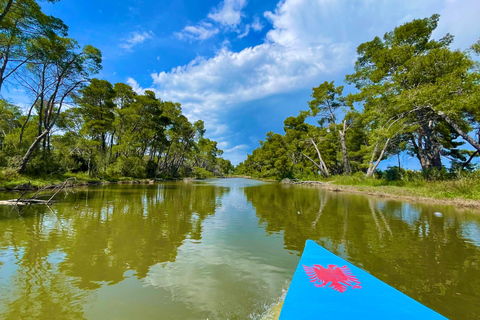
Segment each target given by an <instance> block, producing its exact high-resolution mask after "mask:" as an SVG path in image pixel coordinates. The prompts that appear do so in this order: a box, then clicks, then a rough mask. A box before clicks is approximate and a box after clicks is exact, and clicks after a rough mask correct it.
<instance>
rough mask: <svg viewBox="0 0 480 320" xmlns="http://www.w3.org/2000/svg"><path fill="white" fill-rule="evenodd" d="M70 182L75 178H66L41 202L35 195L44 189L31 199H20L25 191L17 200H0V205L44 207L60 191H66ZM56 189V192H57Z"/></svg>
mask: <svg viewBox="0 0 480 320" xmlns="http://www.w3.org/2000/svg"><path fill="white" fill-rule="evenodd" d="M70 180H77V178H75V177H71V178H68V179H67V180H65V182H64V183H62V184H59V185H57V186H56V187H55V188H54V189H53V191H56V192H55V193H54V194H53V195H52V196H51V197H50V198H49V199H48V200H41V199H37V195H38V194H39V193H40V191H42V190H44V189H45V188H42V189H40V190H38V191H37V192H36V193H35V194H34V195H33V196H32V197H31V198H29V199H22V197H23V196H24V195H25V193H26V192H27V190H25V192H23V193H22V195H21V196H20V197H19V198H18V199H11V200H0V205H10V206H25V205H29V204H45V205H49V204H51V203H52V201H53V199H54V198H55V196H56V195H57V194H59V193H60V191H62V190H65V191H66V187H67V184H68V182H69V181H70ZM57 189H58V190H57ZM53 191H52V192H53Z"/></svg>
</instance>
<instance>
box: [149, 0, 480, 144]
mask: <svg viewBox="0 0 480 320" xmlns="http://www.w3.org/2000/svg"><path fill="white" fill-rule="evenodd" d="M227 3H231V2H229V1H225V2H224V5H223V7H222V6H220V9H219V10H218V11H215V13H219V12H221V10H223V9H224V8H225V6H227ZM239 3H240V2H239ZM241 3H242V5H244V4H245V2H244V1H242V2H241ZM479 7H480V4H479V3H478V2H477V1H476V0H465V1H463V2H462V6H455V5H454V4H452V2H451V0H425V1H414V0H406V1H402V2H389V1H384V0H369V1H362V2H360V1H350V0H336V1H334V0H318V1H312V0H283V1H280V2H279V3H278V5H277V7H276V9H275V10H274V11H273V12H266V13H264V16H265V17H266V18H267V19H268V20H269V22H270V23H271V29H270V30H269V31H268V32H267V36H266V40H265V42H264V43H262V44H260V45H257V46H254V47H248V48H245V49H243V50H241V51H239V52H234V51H231V50H230V49H228V48H226V47H223V48H222V49H221V50H220V51H218V52H216V53H215V55H214V56H213V57H210V58H206V57H197V58H196V59H195V60H193V61H191V62H190V63H189V64H187V65H183V66H178V67H176V68H173V69H172V70H170V71H167V72H165V71H164V72H159V73H154V74H152V79H153V89H154V90H155V91H156V92H157V94H158V95H159V96H160V97H162V99H164V100H173V101H178V102H180V103H182V107H183V109H184V111H185V113H186V114H187V116H188V117H189V118H190V120H191V121H194V120H196V119H200V118H201V119H203V120H205V125H206V128H207V135H210V137H211V138H212V139H216V140H217V141H226V138H225V137H226V136H228V135H231V134H232V132H231V130H230V127H229V126H230V124H229V123H227V121H226V120H223V118H226V115H228V113H229V112H230V110H233V109H235V108H238V106H239V104H241V103H243V106H245V103H246V102H254V101H256V100H258V99H262V98H267V97H271V96H275V95H278V94H282V93H289V92H296V91H298V90H300V89H305V88H311V87H312V86H316V85H318V84H319V83H320V82H322V81H325V80H332V79H339V78H343V75H344V74H345V73H347V72H349V71H350V70H351V68H352V66H353V63H354V61H355V48H356V46H358V45H359V44H360V43H362V42H364V41H369V40H371V39H373V37H375V36H377V35H379V36H382V35H383V34H384V33H385V32H387V31H390V30H392V29H393V28H394V27H395V26H398V25H399V24H401V23H404V22H405V19H407V20H406V21H410V20H411V19H413V18H423V17H428V16H430V15H431V14H433V13H437V12H438V13H440V14H441V18H440V24H439V28H438V32H437V35H436V36H437V37H438V36H441V35H443V34H445V33H446V32H452V33H453V34H456V35H461V36H460V37H458V39H459V41H458V42H456V43H460V44H461V47H462V48H466V47H467V46H469V45H470V44H472V43H473V42H474V41H475V40H476V38H477V37H478V34H475V32H474V31H472V30H480V19H477V17H476V16H475V15H474V14H473V13H472V12H478V9H479ZM238 10H241V9H238V8H237V11H238ZM459 16H462V17H463V18H462V19H460V20H461V21H458V20H457V19H458V18H459ZM219 17H220V15H218V18H217V20H218V21H220V18H219ZM225 17H227V15H225ZM237 17H239V18H238V19H240V20H238V19H237V18H233V16H232V17H231V18H229V19H228V20H227V18H225V20H224V21H225V23H226V24H228V25H229V26H238V23H239V22H238V23H237V21H241V17H242V15H241V14H240V15H239V16H237ZM256 21H257V20H255V19H254V20H253V23H252V24H251V26H250V30H251V29H253V30H255V28H257V29H260V28H261V23H260V19H258V21H257V22H256ZM203 23H205V22H203ZM204 25H205V24H204ZM254 25H256V27H254ZM211 27H212V28H214V26H213V25H212V26H211ZM205 29H208V28H205ZM250 30H249V31H250ZM260 30H261V29H260ZM245 32H246V31H244V32H243V33H242V34H241V35H243V34H244V33H245ZM307 99H308V97H304V100H305V101H306V100H307ZM250 105H252V106H254V105H255V103H251V104H250ZM299 107H301V106H299ZM242 112H243V115H244V116H245V115H246V114H248V112H249V111H248V108H247V109H246V110H243V111H242ZM234 151H235V150H232V152H234Z"/></svg>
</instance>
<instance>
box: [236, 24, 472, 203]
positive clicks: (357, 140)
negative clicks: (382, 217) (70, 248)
mask: <svg viewBox="0 0 480 320" xmlns="http://www.w3.org/2000/svg"><path fill="white" fill-rule="evenodd" d="M439 19H440V17H439V16H438V15H432V16H431V17H429V18H425V19H416V20H413V21H410V22H407V23H405V24H403V25H401V26H398V27H396V28H394V29H393V30H392V31H390V32H386V33H385V34H384V36H383V37H378V36H377V37H375V38H374V39H372V40H371V41H368V42H364V43H362V44H360V45H359V46H358V47H357V61H356V62H355V66H354V72H353V73H351V74H347V75H345V78H344V83H346V84H348V85H350V88H349V90H348V91H347V90H346V91H347V92H348V94H344V86H343V85H341V86H338V85H335V83H334V82H333V81H331V82H329V81H325V82H323V83H321V84H320V85H319V86H318V87H315V88H313V89H312V94H311V100H310V101H308V104H307V105H306V108H305V110H301V111H299V114H298V115H297V116H290V117H288V118H286V119H285V120H284V122H283V124H284V127H283V131H284V132H283V133H275V132H268V133H267V134H266V137H265V139H264V140H263V141H260V143H259V144H260V145H259V147H258V148H256V149H255V150H253V152H252V153H251V154H249V155H248V156H247V159H246V160H245V161H244V162H242V163H240V164H238V165H237V167H236V170H235V173H236V174H237V175H244V176H251V177H254V178H266V179H272V178H273V179H275V180H277V181H281V180H282V179H286V178H288V179H291V180H293V181H303V182H299V183H300V184H306V182H305V181H321V182H320V183H321V185H320V187H322V188H327V189H331V190H334V191H340V190H341V191H348V192H356V193H365V194H371V195H378V196H383V197H387V196H388V197H395V198H399V199H405V200H410V201H411V200H415V201H427V202H432V201H434V202H435V203H448V204H453V205H457V206H462V207H475V208H480V162H479V157H480V108H479V104H478V101H480V100H479V99H480V85H479V84H480V63H479V62H478V56H479V55H480V40H479V41H477V42H476V43H475V44H472V46H471V47H470V48H467V49H465V50H459V49H453V48H452V47H451V44H452V42H453V39H454V36H453V35H451V34H446V35H445V36H443V37H441V38H439V39H435V38H433V34H434V31H435V29H436V28H437V25H438V22H439ZM353 86H354V88H353ZM352 89H353V90H352ZM405 155H408V156H409V157H412V158H416V160H418V164H419V167H420V170H411V169H412V168H411V167H410V168H408V166H409V165H407V166H406V164H405V163H402V158H404V156H405ZM382 161H384V162H383V163H385V162H386V163H387V166H386V167H387V168H385V166H380V163H381V162H382ZM380 167H383V168H384V169H382V170H380V169H379V168H380ZM312 184H313V182H312Z"/></svg>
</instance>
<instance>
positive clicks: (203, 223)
mask: <svg viewBox="0 0 480 320" xmlns="http://www.w3.org/2000/svg"><path fill="white" fill-rule="evenodd" d="M0 197H2V198H9V197H10V198H11V197H14V195H12V194H5V193H4V194H2V195H0ZM435 212H441V213H442V216H441V217H438V216H437V215H435V214H434V213H435ZM307 239H312V240H315V241H316V242H317V243H319V244H320V245H322V246H324V247H326V248H327V249H328V250H330V251H332V252H333V253H335V254H337V255H339V256H341V257H343V258H345V259H347V260H349V261H350V262H352V263H354V264H356V265H357V266H359V267H361V268H363V269H364V270H366V271H368V272H370V273H371V274H373V275H374V276H376V277H378V278H380V279H381V280H383V281H385V282H387V283H388V284H390V285H392V286H394V287H395V288H397V289H399V290H400V291H402V292H404V293H406V294H408V295H409V296H411V297H413V298H414V299H416V300H418V301H420V302H422V303H423V304H425V305H427V306H429V307H430V308H432V309H434V310H436V311H437V312H440V313H441V314H443V315H445V316H447V317H449V318H451V319H478V318H480V214H479V213H478V212H474V211H468V210H458V209H455V208H454V207H449V206H438V205H429V204H419V203H405V202H400V201H393V200H385V199H382V198H372V197H367V196H363V195H352V194H346V193H332V192H328V191H325V190H322V189H318V188H312V187H301V186H289V185H281V184H276V183H264V182H259V181H254V180H245V179H219V180H211V181H209V182H169V183H160V184H155V185H108V186H104V187H90V188H79V189H76V190H75V191H74V192H71V193H69V194H66V195H62V196H61V202H59V203H57V204H55V205H53V206H52V207H51V208H47V207H44V206H32V207H29V208H24V209H22V210H21V211H18V210H12V208H9V207H0V318H1V319H18V318H25V319H29V318H31V319H210V320H212V319H260V318H262V316H264V315H265V314H266V313H268V311H269V310H270V309H271V308H272V306H274V305H276V304H277V303H278V302H279V301H281V299H282V297H283V296H284V294H285V290H286V289H287V288H288V284H289V281H290V279H291V277H292V275H293V272H294V270H295V268H296V265H297V262H298V261H299V258H300V254H301V252H302V250H303V246H304V244H305V241H306V240H307Z"/></svg>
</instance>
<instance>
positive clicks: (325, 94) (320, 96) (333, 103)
mask: <svg viewBox="0 0 480 320" xmlns="http://www.w3.org/2000/svg"><path fill="white" fill-rule="evenodd" d="M342 92H343V86H339V87H335V85H334V83H333V81H332V82H327V81H325V82H324V83H322V84H321V85H319V86H318V87H316V88H313V93H312V97H313V100H311V101H310V102H309V103H308V104H309V106H310V111H311V115H312V116H319V117H320V120H319V124H320V126H322V127H323V125H324V124H325V123H328V124H329V127H330V129H331V130H334V131H335V132H338V137H339V141H340V147H341V150H342V156H343V168H344V172H345V174H346V175H349V174H350V173H351V171H352V170H351V168H350V162H349V159H348V151H347V144H346V134H347V131H348V129H349V128H350V126H351V124H352V121H351V117H349V116H348V115H346V116H345V118H344V120H343V121H342V124H341V125H340V126H337V113H338V111H340V110H341V109H342V108H343V109H344V110H343V111H347V110H346V107H347V105H346V103H345V100H344V98H343V97H342Z"/></svg>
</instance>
